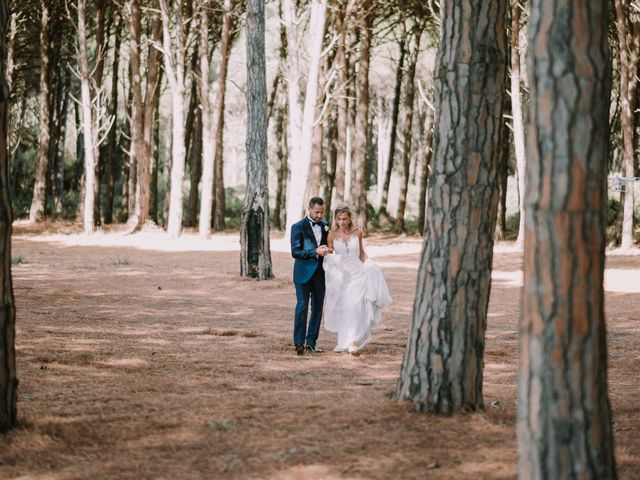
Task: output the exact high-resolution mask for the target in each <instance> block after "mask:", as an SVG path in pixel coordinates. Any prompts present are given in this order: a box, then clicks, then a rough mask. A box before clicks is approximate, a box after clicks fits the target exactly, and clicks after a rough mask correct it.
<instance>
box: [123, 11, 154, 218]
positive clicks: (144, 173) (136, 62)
mask: <svg viewBox="0 0 640 480" xmlns="http://www.w3.org/2000/svg"><path fill="white" fill-rule="evenodd" d="M129 9H130V21H129V40H130V41H129V67H130V68H131V83H130V86H129V88H131V91H132V93H131V149H130V152H131V157H132V163H133V161H135V163H136V178H135V184H134V185H135V187H134V188H135V190H131V191H130V192H129V194H131V193H132V192H133V191H135V195H134V197H135V201H134V203H133V212H130V214H129V220H128V222H127V223H128V224H129V227H130V229H131V230H135V229H138V228H140V227H142V225H143V224H144V222H145V221H146V218H147V216H148V214H149V207H148V202H149V183H150V179H151V177H150V170H151V159H150V158H149V157H145V148H144V110H145V107H144V104H143V98H142V72H141V69H140V30H141V28H142V9H141V6H140V0H131V1H130V3H129ZM134 159H135V160H134ZM132 183H133V182H131V183H130V185H131V184H132ZM143 217H144V220H143Z"/></svg>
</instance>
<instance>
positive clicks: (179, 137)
mask: <svg viewBox="0 0 640 480" xmlns="http://www.w3.org/2000/svg"><path fill="white" fill-rule="evenodd" d="M160 12H161V14H162V29H163V33H164V35H163V38H162V48H163V57H164V67H165V72H166V74H167V79H168V81H169V88H170V90H171V98H172V101H171V105H172V115H171V120H172V121H171V133H172V146H171V156H172V160H171V180H170V182H171V187H170V188H171V193H170V195H169V214H168V221H167V234H168V235H169V238H172V239H173V238H177V237H179V236H180V231H181V228H182V197H183V191H182V181H183V178H184V162H185V156H186V148H185V144H184V129H185V125H184V117H185V115H184V111H185V98H184V93H185V88H184V69H185V62H184V58H185V44H186V42H185V38H184V37H185V33H184V26H183V25H182V15H181V12H180V5H176V7H175V10H174V12H173V17H174V18H175V28H177V29H178V33H177V35H176V36H175V37H176V44H175V45H172V44H171V20H170V18H169V10H168V7H167V3H166V0H160Z"/></svg>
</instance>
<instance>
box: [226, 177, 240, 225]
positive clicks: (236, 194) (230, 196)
mask: <svg viewBox="0 0 640 480" xmlns="http://www.w3.org/2000/svg"><path fill="white" fill-rule="evenodd" d="M224 206H225V209H224V221H225V226H226V228H233V229H239V228H240V220H241V218H242V209H243V208H244V187H238V188H233V187H227V188H225V189H224Z"/></svg>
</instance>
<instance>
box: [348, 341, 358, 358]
mask: <svg viewBox="0 0 640 480" xmlns="http://www.w3.org/2000/svg"><path fill="white" fill-rule="evenodd" d="M349 355H353V356H354V357H357V356H358V355H360V352H358V347H357V345H356V342H353V343H351V345H349Z"/></svg>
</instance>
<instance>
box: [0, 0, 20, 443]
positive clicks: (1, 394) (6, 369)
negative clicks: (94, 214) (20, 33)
mask: <svg viewBox="0 0 640 480" xmlns="http://www.w3.org/2000/svg"><path fill="white" fill-rule="evenodd" d="M8 18H9V8H8V5H7V0H0V252H1V253H2V275H1V276H0V295H1V296H2V297H1V298H2V308H1V310H0V348H1V349H2V355H0V432H2V433H4V432H6V431H8V430H9V429H11V428H12V427H13V426H14V425H15V423H16V413H17V398H18V378H17V376H16V375H17V373H16V347H15V336H16V335H15V325H16V307H15V300H14V298H13V284H12V280H11V230H12V229H11V222H12V220H13V218H12V217H13V215H12V213H11V200H10V198H9V150H8V148H7V121H8V111H9V90H8V88H7V84H6V80H5V73H6V72H5V58H6V52H7V50H6V44H5V41H6V40H5V39H6V35H7V22H8Z"/></svg>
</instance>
